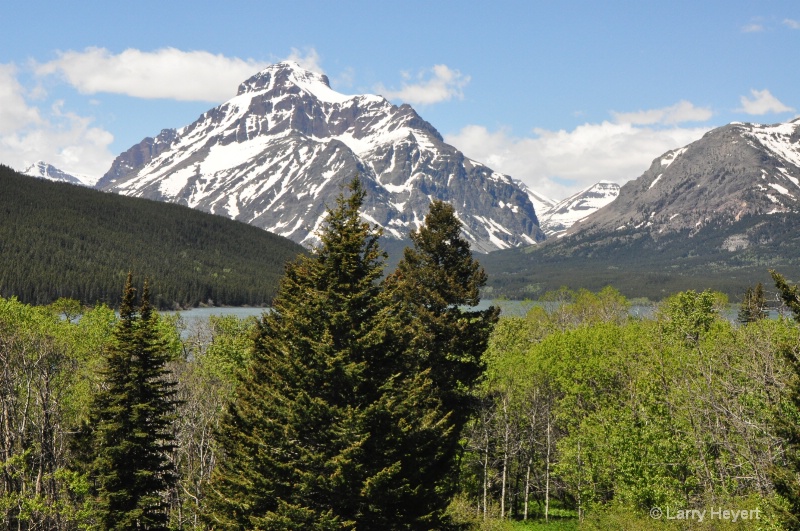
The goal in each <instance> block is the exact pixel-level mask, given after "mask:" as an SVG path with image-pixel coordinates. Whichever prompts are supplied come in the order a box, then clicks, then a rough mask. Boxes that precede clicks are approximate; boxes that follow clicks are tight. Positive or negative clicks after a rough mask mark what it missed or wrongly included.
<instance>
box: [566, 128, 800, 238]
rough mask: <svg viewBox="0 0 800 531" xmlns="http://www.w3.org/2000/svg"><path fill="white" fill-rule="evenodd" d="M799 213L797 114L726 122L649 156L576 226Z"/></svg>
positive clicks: (672, 225)
mask: <svg viewBox="0 0 800 531" xmlns="http://www.w3.org/2000/svg"><path fill="white" fill-rule="evenodd" d="M798 211H800V119H796V120H794V121H792V122H788V123H779V124H774V125H761V124H748V123H732V124H729V125H726V126H723V127H720V128H717V129H714V130H712V131H709V132H708V133H706V134H705V135H704V136H703V137H702V138H701V139H700V140H697V141H696V142H693V143H691V144H689V145H688V146H685V147H682V148H680V149H676V150H672V151H668V152H667V153H665V154H664V155H662V156H661V157H658V158H657V159H655V160H654V161H653V163H652V165H651V166H650V169H648V170H647V171H646V172H644V174H642V176H641V177H639V178H638V179H636V180H634V181H631V182H629V183H627V184H625V185H624V186H623V187H622V188H621V189H620V192H619V197H618V198H617V199H616V200H615V201H613V202H612V203H610V204H609V205H608V206H606V207H605V208H603V209H601V210H599V211H598V212H596V213H595V214H593V215H592V216H590V217H588V218H587V219H585V220H584V221H583V222H582V223H581V224H580V226H579V227H573V229H572V230H570V233H573V232H577V231H610V232H613V231H622V230H626V229H633V230H646V231H647V232H649V233H651V234H653V235H654V237H657V235H659V234H663V233H669V232H676V231H681V230H688V231H689V232H690V234H691V233H693V232H697V231H699V230H700V229H702V228H703V227H705V226H708V225H712V224H713V225H715V226H719V225H726V224H727V225H730V224H731V223H733V222H736V221H738V220H740V219H741V218H742V217H744V216H749V215H764V214H778V213H785V212H798Z"/></svg>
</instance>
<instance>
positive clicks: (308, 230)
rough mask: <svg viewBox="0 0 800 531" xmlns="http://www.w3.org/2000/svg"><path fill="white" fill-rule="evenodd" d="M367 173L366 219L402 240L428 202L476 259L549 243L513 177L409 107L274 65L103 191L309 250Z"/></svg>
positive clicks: (132, 156)
mask: <svg viewBox="0 0 800 531" xmlns="http://www.w3.org/2000/svg"><path fill="white" fill-rule="evenodd" d="M354 175H360V176H361V178H362V180H363V181H364V185H365V188H366V189H367V191H368V196H367V200H366V202H365V206H364V208H363V210H362V217H363V218H364V219H366V220H368V221H370V222H372V223H375V224H377V225H379V226H381V227H383V229H384V234H385V235H386V237H388V238H394V239H404V238H407V236H408V233H409V232H410V231H411V230H413V229H416V228H418V227H419V226H420V225H421V223H422V219H423V218H424V215H425V213H426V212H427V207H428V204H429V203H430V201H431V200H433V199H440V200H444V201H447V202H449V203H451V204H452V205H453V206H454V208H455V210H456V214H457V215H458V217H459V219H460V220H461V221H462V223H463V225H464V234H465V237H467V239H468V240H469V241H470V243H471V244H472V247H473V249H474V250H476V251H479V252H488V251H492V250H496V249H503V248H511V247H516V246H520V245H527V244H534V243H537V242H539V241H542V240H543V239H544V233H543V232H542V231H541V229H540V228H539V225H538V219H537V216H536V213H535V211H534V207H533V204H532V203H531V202H530V199H529V198H528V196H527V194H525V193H524V192H523V191H522V190H520V189H519V187H518V186H516V185H515V184H514V182H513V181H512V179H511V178H510V177H508V176H507V175H503V174H500V173H498V172H495V171H493V170H491V169H490V168H488V167H486V166H484V165H483V164H480V163H478V162H476V161H473V160H470V159H468V158H467V157H465V156H464V155H463V154H462V153H461V152H460V151H458V150H457V149H455V148H454V147H452V146H450V145H448V144H445V143H444V141H443V139H442V136H441V134H439V133H438V131H436V129H435V128H434V127H433V126H432V125H430V124H429V123H428V122H426V121H425V120H423V119H422V118H421V117H420V116H419V115H418V114H417V113H416V112H415V111H414V110H413V108H411V107H410V106H409V105H406V104H404V105H401V106H399V107H398V106H395V105H393V104H391V103H390V102H388V101H387V100H386V99H384V98H382V97H380V96H374V95H355V96H347V95H343V94H339V93H338V92H335V91H333V90H332V89H331V88H330V86H329V83H328V80H327V78H326V77H325V76H323V75H321V74H315V73H313V72H309V71H307V70H303V69H301V68H300V67H299V66H298V65H297V64H295V63H287V62H285V63H278V64H277V65H272V66H271V67H268V68H267V69H265V70H263V71H261V72H259V73H257V74H256V75H254V76H252V77H251V78H249V79H248V80H245V81H244V82H243V83H242V84H241V85H240V86H239V91H238V94H237V96H235V97H234V98H232V99H231V100H229V101H228V102H225V103H223V104H222V105H220V106H217V107H215V108H213V109H211V110H209V111H207V112H206V113H203V115H201V116H200V118H199V119H198V120H196V121H195V122H193V123H192V124H189V125H187V126H185V127H183V128H180V129H177V130H164V131H162V132H161V133H160V134H159V135H157V136H156V137H154V138H152V139H145V140H143V141H142V142H141V143H139V144H137V145H136V146H133V147H132V148H130V149H129V150H127V151H126V152H125V153H123V154H121V155H120V156H119V157H117V159H116V160H115V161H114V163H113V164H112V167H111V169H110V170H109V171H108V172H107V173H106V174H105V175H104V176H103V177H102V178H101V179H100V181H99V182H98V185H97V187H98V188H99V189H102V190H106V191H113V192H116V193H121V194H124V195H133V196H138V197H146V198H149V199H155V200H161V201H169V202H176V203H179V204H184V205H187V206H190V207H193V208H199V209H201V210H204V211H207V212H211V213H215V214H221V215H226V216H228V217H231V218H233V219H237V220H240V221H244V222H246V223H250V224H253V225H256V226H258V227H261V228H264V229H266V230H268V231H271V232H275V233H277V234H280V235H283V236H286V237H288V238H290V239H292V240H294V241H296V242H300V243H305V244H309V243H313V241H314V233H315V230H316V229H318V228H319V226H320V224H321V223H322V220H323V219H324V216H325V204H326V202H327V201H332V200H333V198H334V197H335V195H336V194H337V193H338V192H339V190H340V187H341V185H342V184H343V183H344V182H346V181H347V180H349V179H351V178H352V177H353V176H354Z"/></svg>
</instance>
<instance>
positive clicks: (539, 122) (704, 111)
mask: <svg viewBox="0 0 800 531" xmlns="http://www.w3.org/2000/svg"><path fill="white" fill-rule="evenodd" d="M9 4H10V5H5V6H4V7H3V9H2V11H0V27H2V28H3V31H2V32H0V162H2V163H5V164H8V165H11V166H13V167H17V168H21V167H22V166H24V164H25V163H27V162H34V161H36V160H39V159H43V160H46V161H48V162H51V163H53V164H55V165H56V166H58V167H60V168H62V169H64V170H67V171H71V172H76V173H83V174H88V175H90V176H93V177H95V178H97V177H100V176H101V175H102V174H103V173H104V172H105V171H106V170H107V169H108V167H109V166H110V164H111V161H112V160H113V158H114V156H116V155H117V154H118V153H120V152H122V151H124V150H125V149H127V148H129V147H130V146H131V145H133V144H135V143H137V142H139V141H140V140H141V139H142V138H144V137H146V136H154V135H155V134H157V133H158V132H159V131H160V130H161V129H162V128H167V127H181V126H183V125H187V124H189V123H191V122H192V121H193V120H194V119H196V118H197V116H199V115H200V114H201V113H202V112H203V111H205V110H207V109H209V108H211V107H213V106H215V105H217V104H220V103H222V102H223V101H225V100H226V99H228V98H229V97H232V96H233V95H235V93H236V88H237V85H238V83H239V82H241V81H243V80H244V79H245V78H247V77H249V75H251V74H252V73H255V72H257V71H258V70H260V69H261V68H263V67H264V66H266V65H268V64H271V63H274V62H277V61H281V60H285V59H294V60H297V61H298V62H300V63H301V64H302V65H303V66H305V67H307V68H309V69H313V70H316V71H320V72H323V73H325V74H327V75H328V77H329V78H330V80H331V85H332V87H333V88H334V89H335V90H338V91H339V92H342V93H345V94H360V93H378V94H382V95H384V96H386V97H387V98H389V99H390V100H391V101H393V102H394V103H397V104H400V103H403V102H407V103H410V104H411V105H412V106H413V107H414V108H415V109H416V110H417V112H418V113H419V114H420V115H421V116H422V117H423V118H425V119H426V120H427V121H429V122H430V123H431V124H433V125H434V127H436V128H437V129H438V130H439V131H440V132H441V133H442V134H443V135H444V137H445V139H446V140H447V141H448V142H449V143H451V144H453V145H455V146H456V147H457V148H459V149H461V150H462V151H464V152H465V153H466V154H467V155H468V156H470V157H472V158H474V159H477V160H479V161H481V162H484V163H487V164H488V165H489V166H491V167H492V168H494V169H496V170H498V171H502V172H504V173H508V174H510V175H511V176H513V177H515V178H519V179H521V180H523V181H524V182H526V184H528V185H529V186H530V187H532V188H533V189H535V190H537V191H539V192H541V193H543V194H545V195H547V196H550V197H552V198H554V199H561V198H563V197H566V196H567V195H569V194H570V193H573V192H575V191H578V190H579V189H581V188H584V187H586V186H589V185H591V184H593V183H594V182H597V181H599V180H611V181H615V182H619V183H623V182H626V181H627V180H630V179H632V178H636V177H638V176H639V175H640V174H641V173H642V172H643V171H644V170H645V169H647V167H648V166H649V165H650V162H651V161H652V160H653V159H654V158H656V157H658V156H659V155H661V154H662V153H664V152H665V151H667V150H669V149H673V148H677V147H681V146H683V145H685V144H687V143H689V142H691V141H693V140H695V139H697V138H699V137H700V136H702V134H703V133H704V132H706V131H708V130H709V129H712V128H714V127H717V126H720V125H724V124H726V123H729V122H731V121H747V122H759V123H774V122H781V121H788V120H791V119H794V118H795V117H797V116H798V114H799V113H800V111H798V109H800V91H798V79H800V2H796V1H794V0H783V1H781V0H759V1H756V0H750V1H744V0H705V1H701V2H698V1H697V0H693V1H682V0H670V1H669V2H666V1H664V2H655V1H642V0H638V1H630V2H628V1H613V0H611V1H606V2H600V1H587V0H584V1H568V0H565V1H559V2H552V1H534V0H528V1H502V0H500V1H495V2H485V1H468V0H461V1H458V2H451V1H426V2H421V1H406V2H379V1H373V2H356V1H337V2H334V1H316V2H313V1H302V0H301V1H295V2H286V1H283V2H269V1H267V2H249V1H248V2H244V1H235V0H229V1H226V2H209V1H197V0H195V1H191V2H189V1H183V0H171V1H169V2H154V1H149V0H143V1H139V2H136V3H118V2H104V3H100V2H91V3H90V2H56V1H35V0H31V1H30V2H13V3H9Z"/></svg>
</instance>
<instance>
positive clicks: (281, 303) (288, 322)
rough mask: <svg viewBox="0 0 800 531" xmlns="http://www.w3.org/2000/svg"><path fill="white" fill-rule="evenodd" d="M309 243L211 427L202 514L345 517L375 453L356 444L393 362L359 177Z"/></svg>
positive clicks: (264, 525)
mask: <svg viewBox="0 0 800 531" xmlns="http://www.w3.org/2000/svg"><path fill="white" fill-rule="evenodd" d="M348 191H349V196H348V197H345V195H344V194H343V195H341V196H340V197H339V198H338V199H337V203H336V207H335V208H332V209H329V210H328V213H327V218H326V223H325V227H324V228H323V230H322V232H321V234H320V235H319V237H320V242H321V243H320V245H319V247H317V248H316V249H315V250H314V252H313V254H312V255H311V256H310V257H300V258H298V259H297V261H295V262H294V263H292V264H290V265H289V266H288V267H287V270H286V273H285V276H284V278H283V280H282V281H281V285H280V290H279V294H278V296H277V298H276V299H275V301H274V304H273V311H272V312H271V313H269V314H267V315H265V316H264V317H263V318H262V320H261V321H260V324H259V327H258V332H257V336H256V339H255V349H254V352H253V360H252V363H251V365H250V369H249V371H248V372H247V373H246V374H245V375H243V381H242V382H241V383H240V385H238V386H237V392H236V397H235V401H234V403H233V404H232V405H231V406H230V407H229V409H228V411H227V412H226V414H225V415H224V416H223V419H222V420H221V425H220V427H219V430H218V431H217V439H218V443H219V447H220V449H221V450H222V454H223V455H222V456H221V458H220V462H219V464H218V466H217V468H216V469H215V471H214V474H213V477H212V481H211V484H210V489H209V492H208V497H207V500H208V501H207V511H206V514H205V519H206V521H207V523H208V524H209V525H210V526H212V527H218V528H221V529H276V530H278V529H280V530H291V529H298V530H300V529H303V530H306V529H309V530H310V529H320V530H322V529H325V530H327V529H352V528H354V527H355V526H356V525H357V524H358V525H359V528H363V529H366V528H367V527H365V526H362V525H360V523H359V521H360V519H361V518H362V514H363V513H364V511H365V509H366V508H365V502H364V497H363V496H362V489H363V488H364V486H365V485H366V484H367V483H368V481H369V478H370V476H373V475H375V472H374V468H375V467H376V466H380V464H379V463H380V462H382V461H383V460H382V459H371V458H370V457H371V456H369V455H367V451H366V450H365V448H366V447H368V446H370V445H369V444H368V441H369V439H370V437H371V431H373V430H374V428H375V425H374V423H375V420H376V414H375V413H376V409H375V408H376V404H377V403H379V402H380V396H381V394H382V393H383V389H384V385H383V383H384V382H385V381H386V380H387V378H386V373H387V371H389V370H391V367H392V366H393V365H394V362H393V361H392V360H391V359H390V358H391V353H387V352H385V350H384V346H385V341H384V335H383V334H382V332H381V330H382V329H383V327H382V326H380V319H381V313H382V312H381V298H380V297H379V295H380V290H381V287H380V282H379V281H380V278H381V276H382V271H383V264H384V260H385V254H384V253H383V252H382V251H381V250H380V248H379V246H378V238H379V236H380V232H379V231H377V230H376V229H374V228H372V227H370V226H369V224H366V223H363V222H362V221H361V219H360V217H359V213H358V210H359V207H360V206H361V205H362V203H363V199H364V195H365V191H364V189H363V187H362V185H361V183H360V181H359V180H358V179H355V180H354V181H353V182H351V183H350V185H349V187H348Z"/></svg>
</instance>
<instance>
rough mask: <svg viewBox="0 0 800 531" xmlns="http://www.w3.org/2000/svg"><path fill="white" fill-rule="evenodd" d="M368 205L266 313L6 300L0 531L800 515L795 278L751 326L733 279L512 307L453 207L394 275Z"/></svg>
mask: <svg viewBox="0 0 800 531" xmlns="http://www.w3.org/2000/svg"><path fill="white" fill-rule="evenodd" d="M362 198H363V189H361V188H360V185H359V183H358V181H354V182H353V183H352V184H351V187H350V189H349V194H347V195H343V196H341V197H340V198H339V199H338V201H337V204H336V206H335V207H332V208H331V210H330V213H329V216H328V218H327V219H328V223H327V225H326V227H325V228H324V230H323V232H322V238H321V243H320V246H319V247H318V248H316V249H315V250H314V251H313V252H312V253H310V254H309V255H301V256H300V257H298V258H297V259H295V260H294V261H292V262H291V263H290V265H289V266H288V267H287V269H286V273H285V275H284V277H283V278H282V280H281V284H280V289H279V292H278V294H277V296H276V298H275V300H274V307H273V311H271V312H269V313H265V314H264V315H262V317H261V318H259V319H255V318H249V319H242V320H240V319H237V318H235V317H214V318H211V319H209V320H208V322H198V323H194V324H192V325H191V326H189V325H187V324H186V323H183V322H182V321H181V320H180V318H179V317H175V316H171V315H161V314H158V313H157V312H155V311H153V309H152V307H151V305H150V303H149V300H150V297H151V293H152V292H151V288H150V287H149V286H148V285H147V284H144V285H143V287H142V288H141V289H138V290H137V288H136V287H135V286H133V282H132V279H129V280H128V281H127V282H125V286H124V288H123V289H122V298H121V304H120V311H119V313H118V314H115V312H114V311H113V310H112V309H110V308H109V307H108V306H106V305H103V304H99V305H95V306H93V307H85V306H83V305H81V304H80V303H78V302H77V301H74V300H70V299H59V300H57V301H55V302H53V303H51V304H49V305H41V306H32V305H28V304H25V303H23V302H21V301H19V300H17V299H15V298H4V299H0V358H2V371H3V372H2V374H0V400H2V403H1V404H0V416H1V417H2V418H0V460H2V461H1V462H2V468H0V519H2V526H3V527H5V528H14V529H132V528H139V529H242V530H244V529H276V530H277V529H281V530H283V529H464V530H466V529H474V530H486V531H488V530H496V529H501V530H505V529H508V530H512V529H538V528H546V529H597V530H607V529H727V528H731V529H741V528H747V529H750V528H758V529H776V530H777V529H797V528H798V527H800V519H799V517H800V487H798V486H799V485H800V481H799V480H800V326H798V322H797V321H798V320H800V290H798V288H797V287H796V286H793V285H792V284H791V283H789V282H787V281H786V280H785V279H784V278H783V277H782V276H781V275H779V274H777V273H773V275H772V279H771V280H772V282H771V284H770V285H774V286H775V288H774V289H773V288H765V287H764V286H763V285H755V286H753V287H752V289H748V290H747V291H746V293H743V300H742V304H741V307H740V311H739V314H738V317H737V320H736V321H731V320H729V319H727V318H725V317H724V315H723V310H724V309H726V308H727V307H728V306H729V304H728V299H727V297H726V296H725V295H724V294H722V293H719V292H713V291H710V290H706V291H691V290H690V291H683V292H679V293H676V294H674V295H672V296H670V297H668V298H666V299H665V300H664V301H662V302H660V303H659V304H658V305H656V306H655V307H654V311H653V312H652V314H648V315H646V316H631V314H630V312H629V301H628V300H627V299H626V298H625V297H624V296H623V295H622V294H621V293H620V292H619V291H617V290H615V289H613V288H610V287H606V288H604V289H602V290H599V291H597V292H590V291H587V290H578V291H573V290H569V289H566V288H564V289H559V290H555V291H552V292H548V293H547V294H545V295H544V296H542V297H541V298H540V300H539V302H538V303H536V304H532V305H531V307H530V310H529V311H528V312H527V314H526V315H524V316H521V317H500V318H498V313H497V310H496V309H495V308H489V309H486V310H480V311H478V310H474V309H473V307H474V306H475V305H476V304H477V303H478V302H479V289H480V288H481V287H482V286H483V285H484V284H485V282H486V281H487V278H486V275H485V273H484V272H483V270H482V269H481V268H480V266H479V264H478V263H477V262H476V261H475V260H474V259H473V257H472V255H471V253H470V252H469V247H468V245H467V243H466V241H465V240H463V238H462V237H461V236H460V233H459V223H458V221H457V219H456V218H455V216H454V214H453V211H452V209H451V208H449V207H448V206H447V205H445V204H443V203H434V204H433V205H432V207H431V211H430V213H429V214H428V216H426V218H425V223H424V225H423V226H422V227H421V228H420V230H419V231H416V232H414V233H413V234H412V243H411V245H410V246H409V248H407V249H406V251H405V252H404V253H403V257H402V258H401V259H400V261H399V263H398V264H397V266H396V268H394V269H393V271H392V272H390V273H389V274H385V271H384V264H385V258H386V257H385V253H384V252H383V251H382V250H381V247H380V239H379V235H380V234H379V231H377V230H376V229H375V228H374V227H370V226H369V225H368V224H365V223H363V221H361V220H360V219H359V216H358V208H359V206H360V200H361V199H362ZM120 287H122V285H121V286H120ZM770 307H771V308H772V309H775V308H780V309H781V311H782V312H783V313H782V314H781V315H779V317H778V318H767V312H766V310H767V309H768V308H770ZM789 317H794V319H791V318H789ZM726 511H727V512H726ZM734 520H735V521H734Z"/></svg>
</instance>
